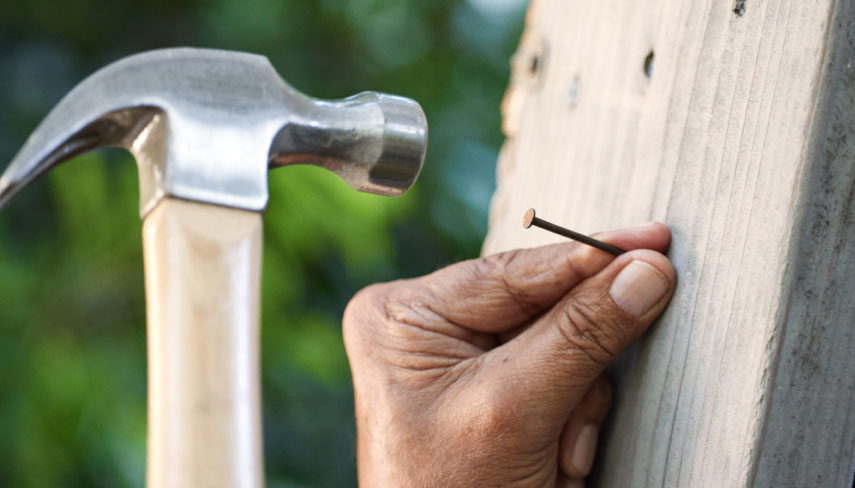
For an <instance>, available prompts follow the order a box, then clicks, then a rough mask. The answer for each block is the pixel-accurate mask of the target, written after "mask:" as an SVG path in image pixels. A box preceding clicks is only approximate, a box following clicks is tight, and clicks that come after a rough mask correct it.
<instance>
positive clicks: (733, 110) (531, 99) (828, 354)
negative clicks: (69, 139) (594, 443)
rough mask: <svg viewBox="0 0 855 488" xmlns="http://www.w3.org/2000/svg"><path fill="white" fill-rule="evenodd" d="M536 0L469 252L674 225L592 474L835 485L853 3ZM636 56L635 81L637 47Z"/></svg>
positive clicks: (851, 432)
mask: <svg viewBox="0 0 855 488" xmlns="http://www.w3.org/2000/svg"><path fill="white" fill-rule="evenodd" d="M744 3H745V11H744V15H742V16H740V15H737V14H736V13H735V12H734V8H735V7H736V5H735V2H733V1H723V0H651V1H648V2H633V1H629V0H624V1H620V0H597V1H589V0H534V1H533V3H532V5H531V7H530V12H529V17H528V20H527V27H526V31H525V34H524V36H523V40H522V42H521V45H520V48H519V51H518V54H517V55H516V56H515V59H514V62H513V74H512V81H511V86H510V87H509V89H508V93H507V95H506V98H505V102H504V104H503V111H504V117H505V124H504V130H505V132H506V135H507V141H506V143H505V147H504V149H503V151H502V155H501V158H500V163H499V168H498V181H499V187H498V190H497V193H496V195H495V197H494V200H493V204H492V210H491V217H490V233H489V236H488V238H487V241H486V243H485V246H484V252H485V253H492V252H495V251H500V250H504V249H510V248H515V247H527V246H534V245H539V244H544V243H547V242H552V241H555V240H558V239H560V238H557V237H555V236H552V235H550V234H548V233H546V232H543V231H540V230H536V229H532V230H523V229H522V228H521V225H520V222H521V218H522V214H523V212H524V211H525V210H526V209H527V208H529V207H535V208H537V210H538V215H540V216H542V217H543V218H546V219H549V220H553V221H555V222H557V223H561V224H565V225H567V226H569V227H571V228H573V229H575V230H579V231H583V232H594V231H597V230H601V229H606V228H613V227H618V226H625V225H630V224H634V223H640V222H644V221H648V220H653V219H655V220H662V221H664V222H666V223H667V224H668V225H669V226H670V227H671V229H672V231H673V236H674V240H673V244H672V249H671V251H670V257H671V258H672V260H673V262H674V263H675V266H676V268H677V270H678V273H679V285H678V290H677V293H676V296H675V297H674V300H673V302H672V304H671V306H670V308H669V310H668V311H667V312H666V314H665V316H664V317H663V319H662V320H660V321H659V322H658V323H657V325H655V326H654V329H653V330H652V331H651V332H650V333H649V334H648V335H647V336H646V337H645V339H644V340H643V341H642V343H641V344H640V345H639V346H638V347H637V348H635V349H634V350H633V351H631V352H630V353H629V354H627V355H626V356H625V357H623V358H622V360H621V363H620V364H619V366H618V368H617V371H616V372H615V376H616V382H617V395H616V400H617V403H616V405H615V407H614V411H613V415H612V417H611V423H610V427H609V429H608V430H607V431H606V432H604V438H603V439H602V440H601V449H600V452H599V454H598V456H599V457H598V461H597V466H596V467H595V473H594V476H593V479H592V483H591V485H593V486H608V487H630V486H631V487H641V486H657V487H658V486H667V487H676V486H681V487H682V486H691V487H697V486H711V487H722V486H727V487H738V486H762V487H780V486H823V487H824V486H841V487H847V488H848V487H849V486H852V485H851V484H852V477H853V466H855V198H853V193H855V24H853V22H855V2H852V1H843V0H837V1H834V0H818V1H809V2H806V1H803V0H767V1H759V0H748V1H747V2H744ZM651 53H653V65H652V72H651V73H650V75H651V76H649V77H648V76H647V74H646V73H645V71H646V66H645V59H647V58H648V56H649V55H650V54H651Z"/></svg>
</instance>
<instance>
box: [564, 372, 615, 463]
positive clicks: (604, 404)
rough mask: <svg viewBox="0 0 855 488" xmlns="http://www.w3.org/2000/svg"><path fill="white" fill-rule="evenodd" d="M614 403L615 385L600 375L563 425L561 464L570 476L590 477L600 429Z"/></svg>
mask: <svg viewBox="0 0 855 488" xmlns="http://www.w3.org/2000/svg"><path fill="white" fill-rule="evenodd" d="M611 404H612V388H611V385H609V382H608V380H606V378H605V377H604V376H602V375H601V376H599V377H598V378H597V379H596V380H595V381H594V384H593V385H591V387H590V389H588V392H587V393H585V396H584V398H582V402H581V403H580V404H579V406H578V407H576V409H575V410H573V413H572V414H571V415H570V419H569V420H568V421H567V424H566V425H565V426H564V430H563V431H562V433H561V439H560V441H559V446H558V467H559V469H560V470H561V471H562V472H563V473H564V474H565V475H566V476H567V477H569V478H576V479H581V478H585V477H586V476H588V474H589V473H590V472H591V467H592V466H593V463H594V456H595V455H596V453H597V440H598V439H599V433H600V428H601V427H602V425H603V422H604V421H605V419H606V415H607V414H608V411H609V408H610V407H611Z"/></svg>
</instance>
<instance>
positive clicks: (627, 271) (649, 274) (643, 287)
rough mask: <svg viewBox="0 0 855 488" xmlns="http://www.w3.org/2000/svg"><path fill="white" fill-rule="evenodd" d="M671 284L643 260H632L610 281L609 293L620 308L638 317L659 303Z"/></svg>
mask: <svg viewBox="0 0 855 488" xmlns="http://www.w3.org/2000/svg"><path fill="white" fill-rule="evenodd" d="M670 287H671V284H670V283H669V282H668V278H666V277H665V275H663V274H662V272H661V271H659V270H658V269H656V268H654V267H653V266H652V265H650V264H648V263H645V262H644V261H638V260H636V261H632V262H631V263H629V264H628V265H626V266H625V267H624V268H623V270H621V272H620V273H619V274H618V275H617V277H616V278H615V280H614V281H613V282H612V287H611V289H610V290H609V294H610V295H611V296H612V299H613V300H614V301H615V303H617V304H618V305H619V306H620V308H622V309H624V311H625V312H627V313H628V314H630V315H633V316H635V317H640V316H642V315H644V314H645V313H647V311H648V310H650V309H651V308H653V306H654V305H656V304H657V303H659V300H660V299H661V298H662V295H664V294H665V292H667V291H668V289H669V288H670Z"/></svg>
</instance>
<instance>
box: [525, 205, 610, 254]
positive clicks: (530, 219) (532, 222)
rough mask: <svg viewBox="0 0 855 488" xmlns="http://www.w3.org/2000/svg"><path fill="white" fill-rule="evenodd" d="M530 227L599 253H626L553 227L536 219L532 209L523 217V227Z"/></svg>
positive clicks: (559, 227) (582, 235) (584, 236)
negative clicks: (596, 250)
mask: <svg viewBox="0 0 855 488" xmlns="http://www.w3.org/2000/svg"><path fill="white" fill-rule="evenodd" d="M531 226H535V227H540V228H541V229H544V230H548V231H549V232H552V233H553V234H558V235H560V236H564V237H566V238H568V239H572V240H574V241H578V242H581V243H582V244H587V245H589V246H591V247H595V248H597V249H599V250H601V251H605V252H607V253H610V254H614V255H615V256H620V255H621V254H623V253H625V252H626V251H625V250H623V249H621V248H619V247H617V246H613V245H611V244H608V243H605V242H603V241H599V240H597V239H594V238H593V237H589V236H586V235H585V234H580V233H578V232H574V231H572V230H570V229H565V228H564V227H561V226H560V225H555V224H553V223H552V222H547V221H545V220H543V219H541V218H538V217H537V216H536V215H535V213H534V209H533V208H530V209H528V211H527V212H526V213H525V216H524V217H523V227H525V228H526V229H528V228H529V227H531Z"/></svg>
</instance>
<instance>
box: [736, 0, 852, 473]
mask: <svg viewBox="0 0 855 488" xmlns="http://www.w3.org/2000/svg"><path fill="white" fill-rule="evenodd" d="M828 22H829V24H828V25H829V26H830V27H829V35H828V40H827V42H826V46H825V53H824V59H825V60H824V66H823V74H822V79H821V81H820V83H819V92H818V93H817V104H816V106H815V107H814V123H813V126H812V127H811V134H812V135H811V140H810V143H809V146H808V149H807V153H806V160H807V164H806V165H805V174H803V175H802V179H801V186H800V188H799V192H798V193H799V195H800V196H799V201H798V202H797V215H796V221H795V222H796V224H795V225H796V226H797V229H796V231H795V232H794V233H793V239H792V240H791V242H790V251H789V259H788V262H789V263H790V269H789V270H788V274H787V276H785V278H784V283H783V285H784V288H783V289H788V290H789V294H788V297H787V300H786V301H784V302H783V303H782V308H781V310H779V311H778V320H777V321H778V323H779V324H780V325H779V329H778V334H777V337H775V340H776V343H775V344H774V347H775V348H776V349H777V351H776V353H775V358H774V360H773V365H774V366H773V370H772V371H770V376H769V378H768V383H767V385H766V387H767V388H766V393H765V395H766V396H767V401H766V402H765V411H764V412H758V413H759V414H760V415H762V416H763V417H764V418H763V422H761V424H762V425H763V430H762V432H761V433H760V436H759V438H758V439H757V440H756V441H757V444H756V446H755V449H756V456H755V462H754V464H753V466H752V472H751V473H750V477H749V480H751V483H750V485H751V486H853V483H855V479H853V478H855V472H853V471H855V414H853V412H852V410H853V406H855V351H853V348H855V280H853V278H852V277H853V276H855V110H853V108H855V64H853V63H855V61H853V60H855V4H853V2H846V1H838V2H836V5H835V8H834V9H833V10H832V14H831V16H830V18H829V19H828ZM836 460H839V462H838V461H836ZM843 483H846V484H845V485H843Z"/></svg>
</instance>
